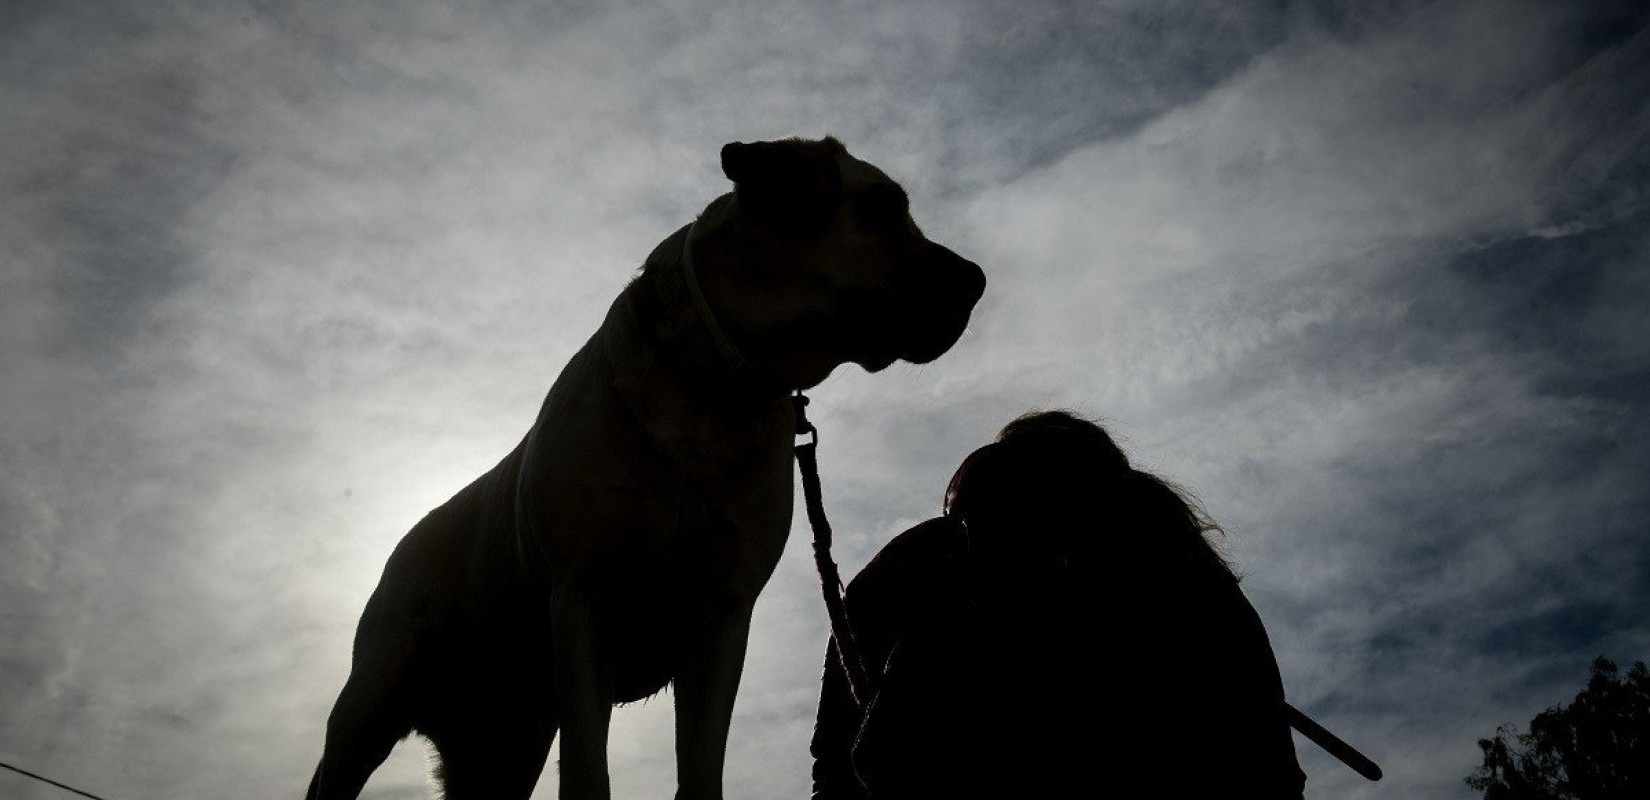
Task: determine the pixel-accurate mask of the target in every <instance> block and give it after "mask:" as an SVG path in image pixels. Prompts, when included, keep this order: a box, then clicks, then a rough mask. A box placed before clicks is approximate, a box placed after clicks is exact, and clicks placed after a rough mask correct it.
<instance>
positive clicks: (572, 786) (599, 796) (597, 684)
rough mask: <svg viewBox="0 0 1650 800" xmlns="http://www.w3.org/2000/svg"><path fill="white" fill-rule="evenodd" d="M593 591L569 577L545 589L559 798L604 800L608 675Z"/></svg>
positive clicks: (610, 703) (610, 683)
mask: <svg viewBox="0 0 1650 800" xmlns="http://www.w3.org/2000/svg"><path fill="white" fill-rule="evenodd" d="M594 597H595V592H594V591H593V590H592V587H590V586H589V585H588V584H587V583H586V582H584V581H580V580H578V579H577V578H574V577H572V576H569V577H568V579H565V580H563V581H561V582H560V583H559V584H558V585H557V586H556V588H555V589H554V590H552V592H551V602H550V627H551V636H552V637H553V641H552V644H551V647H552V648H553V649H554V652H555V657H554V664H555V676H554V679H555V687H556V715H557V717H558V720H557V722H558V724H559V726H560V728H561V737H562V738H561V793H560V796H561V800H608V798H609V796H610V795H609V789H608V781H607V728H608V723H609V721H610V720H611V719H612V716H613V678H612V675H611V673H610V670H609V669H608V668H607V667H608V665H607V664H606V663H605V661H606V660H605V659H604V658H603V657H602V656H603V654H602V653H601V650H600V648H599V647H598V644H597V643H598V642H599V639H598V638H597V636H596V624H597V618H596V614H595V606H594V604H593V602H592V601H593V598H594Z"/></svg>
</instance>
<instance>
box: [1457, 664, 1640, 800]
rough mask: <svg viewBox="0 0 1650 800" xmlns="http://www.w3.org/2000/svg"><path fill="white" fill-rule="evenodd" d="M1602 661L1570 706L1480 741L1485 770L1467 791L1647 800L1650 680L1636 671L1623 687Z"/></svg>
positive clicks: (1507, 798) (1489, 796)
mask: <svg viewBox="0 0 1650 800" xmlns="http://www.w3.org/2000/svg"><path fill="white" fill-rule="evenodd" d="M1618 675H1619V673H1618V671H1617V669H1616V664H1615V662H1613V661H1611V660H1610V659H1608V658H1605V657H1603V656H1600V657H1599V658H1598V659H1597V660H1595V661H1594V662H1593V677H1592V679H1591V680H1589V681H1588V682H1587V688H1586V689H1585V690H1583V691H1582V692H1581V693H1580V694H1578V695H1576V699H1575V701H1574V702H1572V703H1571V704H1570V705H1568V706H1565V705H1563V704H1560V705H1556V706H1553V707H1552V708H1549V709H1547V710H1546V711H1543V712H1541V713H1540V714H1537V715H1536V717H1535V719H1532V720H1530V731H1529V733H1519V732H1518V729H1517V728H1516V727H1515V726H1512V725H1503V726H1501V727H1500V728H1497V729H1496V732H1495V738H1493V739H1480V740H1478V747H1479V749H1481V750H1483V751H1484V763H1483V765H1482V766H1480V767H1479V768H1478V769H1477V771H1475V772H1473V774H1472V775H1471V776H1470V777H1468V778H1467V785H1468V786H1470V787H1472V788H1474V789H1477V790H1478V791H1481V792H1483V793H1484V800H1630V799H1631V800H1644V798H1647V797H1650V672H1647V671H1646V670H1645V667H1644V662H1642V661H1639V662H1635V663H1634V664H1633V668H1632V669H1630V670H1628V671H1627V675H1626V677H1625V679H1623V678H1619V677H1618Z"/></svg>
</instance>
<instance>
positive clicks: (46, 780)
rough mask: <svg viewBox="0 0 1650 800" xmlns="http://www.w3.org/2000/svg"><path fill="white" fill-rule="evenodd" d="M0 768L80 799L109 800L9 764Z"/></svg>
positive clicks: (0, 763)
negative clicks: (72, 794) (76, 795)
mask: <svg viewBox="0 0 1650 800" xmlns="http://www.w3.org/2000/svg"><path fill="white" fill-rule="evenodd" d="M0 767H5V768H6V769H9V770H11V771H12V772H15V773H17V774H19V775H22V776H25V777H29V778H33V779H35V780H37V781H40V782H41V783H48V784H51V785H52V786H56V787H57V788H59V789H62V790H63V791H65V792H74V793H75V794H78V795H80V796H81V797H90V798H92V800H109V798H107V797H100V796H98V795H95V794H92V793H91V792H83V791H81V790H79V789H76V788H74V787H73V786H70V785H68V784H66V783H58V782H57V781H54V780H52V779H51V778H48V777H46V776H44V775H36V774H35V773H33V772H30V771H28V770H26V769H23V768H22V767H14V766H12V765H10V764H7V763H6V762H4V761H0Z"/></svg>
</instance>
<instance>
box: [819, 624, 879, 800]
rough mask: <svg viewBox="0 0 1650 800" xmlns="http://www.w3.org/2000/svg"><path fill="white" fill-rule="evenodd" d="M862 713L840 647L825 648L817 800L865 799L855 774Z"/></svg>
mask: <svg viewBox="0 0 1650 800" xmlns="http://www.w3.org/2000/svg"><path fill="white" fill-rule="evenodd" d="M859 723H860V713H859V709H858V708H856V707H855V706H854V700H853V697H852V696H851V695H850V694H849V693H848V678H847V676H846V675H845V674H844V673H843V670H842V663H841V662H840V661H838V660H837V657H836V648H835V647H834V646H832V645H831V644H829V643H827V644H826V645H825V677H824V680H823V682H822V683H821V686H820V690H819V715H818V717H816V718H815V720H814V737H813V741H812V742H811V743H810V744H809V746H808V750H809V752H811V753H813V757H814V765H813V795H812V796H813V800H861V798H864V797H865V787H863V786H861V785H860V784H859V778H858V777H857V776H855V775H854V765H853V761H852V758H851V753H852V750H853V745H854V736H855V735H856V734H857V733H858V732H859Z"/></svg>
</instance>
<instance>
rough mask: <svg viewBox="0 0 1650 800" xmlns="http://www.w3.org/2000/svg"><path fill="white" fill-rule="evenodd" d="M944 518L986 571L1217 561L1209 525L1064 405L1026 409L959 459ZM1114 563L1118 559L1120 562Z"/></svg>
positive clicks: (1179, 494) (1182, 497) (1097, 428)
mask: <svg viewBox="0 0 1650 800" xmlns="http://www.w3.org/2000/svg"><path fill="white" fill-rule="evenodd" d="M946 514H947V516H950V517H952V518H954V519H957V520H958V521H959V522H960V523H961V524H962V525H963V527H964V529H965V530H966V531H967V536H968V543H969V550H970V553H971V556H972V557H973V558H974V559H975V560H976V561H977V562H979V563H981V564H982V565H985V566H989V567H992V568H996V567H1003V568H1008V567H1014V566H1025V565H1038V564H1044V565H1048V564H1065V563H1071V562H1073V561H1078V562H1088V561H1091V560H1092V559H1093V558H1094V557H1095V556H1096V555H1097V554H1099V553H1101V552H1104V553H1106V554H1107V556H1108V558H1110V557H1116V558H1119V559H1148V560H1150V563H1152V564H1158V565H1163V566H1168V565H1170V564H1175V563H1187V562H1190V563H1195V564H1199V565H1202V566H1215V565H1218V566H1219V567H1220V568H1221V569H1222V570H1226V569H1228V568H1227V566H1226V563H1225V561H1224V559H1222V558H1221V556H1220V554H1219V553H1218V552H1217V551H1216V550H1215V549H1214V547H1213V546H1212V545H1211V544H1210V543H1209V542H1208V540H1206V539H1205V538H1204V534H1205V532H1207V531H1211V530H1214V529H1215V526H1214V525H1213V523H1211V522H1210V521H1209V520H1208V519H1207V517H1206V516H1205V515H1204V514H1203V513H1202V512H1201V509H1199V508H1198V506H1197V505H1196V503H1195V501H1192V500H1190V499H1189V498H1188V497H1187V496H1186V495H1184V494H1183V493H1182V492H1181V491H1180V490H1179V489H1177V488H1176V487H1175V486H1173V485H1172V484H1170V483H1168V482H1167V481H1165V480H1163V479H1162V478H1159V477H1157V476H1156V475H1152V474H1150V473H1147V472H1142V471H1140V470H1136V469H1134V468H1133V467H1132V466H1131V465H1130V463H1129V459H1128V456H1127V455H1125V454H1124V453H1123V451H1122V449H1121V448H1119V447H1118V446H1117V443H1116V442H1115V441H1113V440H1112V438H1111V436H1110V435H1109V434H1108V433H1106V431H1105V429H1104V428H1102V427H1100V426H1099V425H1098V424H1095V423H1094V422H1091V421H1089V420H1086V419H1083V418H1082V417H1079V416H1077V415H1076V414H1073V413H1071V412H1069V411H1042V412H1034V413H1030V414H1026V415H1024V416H1021V417H1019V418H1018V419H1015V420H1014V421H1012V422H1010V423H1008V425H1006V426H1004V427H1003V429H1002V431H1001V432H999V433H998V435H997V439H996V441H994V442H993V443H991V444H989V445H986V446H985V447H982V448H980V449H979V450H976V451H974V452H973V453H972V454H970V455H969V456H968V458H966V459H964V461H963V463H962V465H961V466H960V467H958V469H957V472H956V474H955V475H954V476H953V477H952V479H951V484H950V486H949V487H948V488H947V491H946ZM1120 563H1121V562H1120Z"/></svg>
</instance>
